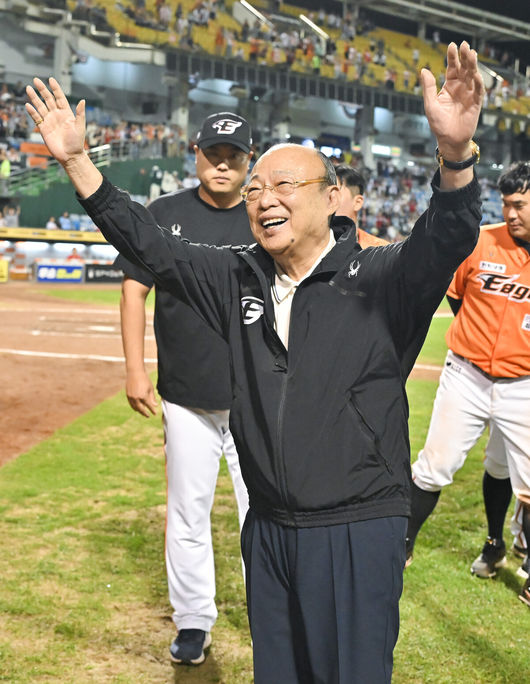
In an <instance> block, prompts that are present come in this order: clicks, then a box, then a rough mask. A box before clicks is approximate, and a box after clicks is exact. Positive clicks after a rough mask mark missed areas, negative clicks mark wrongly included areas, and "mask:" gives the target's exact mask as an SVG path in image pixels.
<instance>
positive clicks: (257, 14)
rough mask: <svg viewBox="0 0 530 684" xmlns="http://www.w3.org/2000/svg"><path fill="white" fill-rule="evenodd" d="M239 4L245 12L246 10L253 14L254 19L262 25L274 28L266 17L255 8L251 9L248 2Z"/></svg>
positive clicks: (242, 1) (243, 0) (244, 1)
mask: <svg viewBox="0 0 530 684" xmlns="http://www.w3.org/2000/svg"><path fill="white" fill-rule="evenodd" d="M239 4H240V5H243V7H244V8H245V9H246V10H248V11H249V12H250V13H251V14H253V15H254V16H255V17H256V19H259V21H261V23H262V24H267V26H269V27H270V28H274V24H273V23H272V21H270V20H269V19H267V17H266V16H265V15H264V14H262V13H261V12H260V11H258V10H257V9H256V8H255V7H252V5H251V4H250V3H249V2H247V0H239Z"/></svg>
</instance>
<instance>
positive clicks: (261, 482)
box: [27, 43, 483, 684]
mask: <svg viewBox="0 0 530 684" xmlns="http://www.w3.org/2000/svg"><path fill="white" fill-rule="evenodd" d="M447 63H448V66H447V74H446V82H445V85H444V87H443V88H442V90H441V91H440V92H439V93H437V91H436V83H435V78H434V76H433V75H432V74H431V73H430V72H429V71H427V70H423V71H422V84H423V92H424V102H425V111H426V114H427V117H428V120H429V124H430V126H431V130H432V131H433V134H434V135H435V137H436V140H437V143H438V159H439V163H440V170H439V171H438V172H437V173H436V174H435V177H434V180H433V183H432V188H433V196H432V199H431V202H430V206H429V208H428V210H427V211H426V212H425V214H424V215H423V216H422V217H421V218H420V219H419V220H418V222H417V223H416V225H415V227H414V229H413V231H412V233H411V235H410V237H409V238H408V239H407V240H405V241H404V242H401V243H399V244H395V245H389V246H388V247H384V248H367V249H364V250H361V249H360V247H359V245H358V243H357V241H356V236H355V230H354V227H353V224H352V223H351V221H349V220H348V219H346V218H344V217H342V218H340V219H338V220H337V221H334V220H333V215H334V213H335V210H336V209H337V206H338V202H339V189H338V187H337V184H336V177H335V172H334V169H333V166H332V165H331V164H330V163H329V161H328V160H327V158H326V157H324V156H323V155H322V154H320V153H319V152H316V151H315V150H310V149H307V148H304V147H300V146H297V145H280V146H276V147H273V148H271V149H270V150H269V151H268V152H267V153H266V154H264V155H263V156H262V157H261V158H260V159H259V160H258V162H257V163H256V165H255V167H254V169H253V171H252V175H251V177H250V180H249V183H248V185H246V186H245V187H244V188H243V190H242V194H243V197H244V199H245V201H246V204H247V211H248V215H249V220H250V226H251V229H252V232H253V234H254V237H255V239H256V242H257V244H255V245H252V246H250V247H248V248H245V249H239V250H237V249H230V248H226V249H223V248H221V249H220V248H212V247H206V246H203V245H196V244H190V243H186V242H183V241H181V240H179V239H178V238H175V237H174V236H173V235H172V234H171V233H170V232H168V231H166V230H164V229H162V228H160V227H158V226H157V225H156V224H155V222H154V220H153V218H152V217H151V215H150V214H149V212H148V211H147V210H146V209H144V208H143V207H142V206H140V205H138V204H136V203H134V202H133V201H131V199H130V198H129V196H128V195H127V194H126V193H125V192H123V191H122V190H119V189H118V188H116V187H114V186H113V185H111V184H110V183H109V181H108V180H107V179H105V178H104V177H103V176H102V175H101V173H100V172H99V171H98V169H97V168H96V167H95V166H93V165H92V163H91V161H90V159H89V158H88V156H87V155H86V154H85V152H84V145H83V142H84V128H85V119H84V102H83V101H81V102H80V103H79V104H78V105H77V108H76V111H75V114H74V113H72V110H71V109H70V105H69V103H68V101H67V100H66V98H65V96H64V94H63V92H62V90H61V88H60V86H59V84H58V83H57V81H56V80H55V79H50V81H49V86H50V89H48V87H46V85H45V84H44V83H43V82H42V81H41V80H39V79H35V81H34V86H35V87H34V88H33V87H28V89H27V93H28V97H29V100H30V103H28V104H27V110H28V112H29V114H30V115H31V116H32V118H33V120H34V121H35V123H36V124H37V125H38V126H39V129H40V132H41V134H42V137H43V139H44V141H45V142H46V144H47V146H48V148H49V150H50V152H51V154H52V155H53V156H54V157H55V158H56V159H57V160H58V161H59V162H60V163H61V164H62V165H63V167H64V168H65V170H66V172H67V173H68V175H69V177H70V180H71V181H72V183H73V185H74V187H75V189H76V190H77V192H78V194H79V196H80V199H81V204H82V205H83V207H84V209H85V211H86V212H87V213H88V214H89V215H90V216H91V217H92V218H93V220H94V221H95V223H96V224H97V225H98V226H99V228H100V229H101V231H102V233H103V234H104V235H105V237H106V238H107V240H109V242H111V243H112V244H113V245H114V246H115V247H116V248H117V249H118V250H119V251H120V252H122V253H123V254H124V255H125V256H126V257H127V258H129V259H131V260H133V261H135V262H136V263H138V264H140V265H141V266H143V267H144V268H146V269H147V270H149V271H150V272H151V273H152V274H153V277H154V278H155V280H156V281H157V282H158V283H160V284H161V285H162V286H163V287H165V288H166V289H167V290H169V291H171V292H172V293H174V294H175V295H176V296H177V297H180V298H182V299H185V300H186V301H187V302H189V303H190V305H191V306H192V307H193V308H194V309H195V310H196V311H197V312H198V313H199V315H200V316H201V317H202V318H203V320H204V321H206V322H207V324H208V325H209V326H211V327H212V329H214V330H215V331H217V332H218V333H219V334H220V335H222V336H223V337H224V338H225V339H226V340H227V341H228V344H229V347H230V356H231V369H232V379H233V400H232V407H231V413H230V427H231V430H232V433H233V435H234V440H235V443H236V446H237V451H238V454H239V457H240V461H241V469H242V473H243V478H244V480H245V483H246V485H247V488H248V491H249V499H250V510H249V513H248V515H247V518H246V521H245V525H244V528H243V532H242V549H243V557H244V561H245V568H246V574H247V582H246V588H247V600H248V614H249V621H250V628H251V633H252V641H253V651H254V674H255V682H256V684H270V683H271V682H281V683H282V684H291V683H292V684H295V683H298V682H300V683H303V684H307V683H309V682H326V684H339V683H340V684H346V683H347V684H352V683H354V682H356V683H359V684H361V683H362V684H366V683H367V682H370V684H379V683H381V684H383V683H386V682H390V680H391V675H392V655H393V648H394V645H395V642H396V639H397V635H398V627H399V612H398V606H399V597H400V594H401V589H402V581H403V574H402V573H403V566H404V562H405V533H406V528H407V516H408V515H409V512H410V484H411V480H410V450H409V441H408V427H407V417H408V411H407V401H406V395H405V390H404V386H405V381H406V378H407V375H408V373H409V371H410V369H411V367H412V365H413V363H414V359H415V357H416V355H417V353H418V350H419V349H420V347H421V344H422V342H423V339H424V336H425V333H426V331H427V329H428V326H429V322H430V319H431V316H432V314H433V313H434V311H435V310H436V308H437V306H438V304H439V303H440V301H441V300H442V298H443V297H444V295H445V292H446V290H447V287H448V285H449V283H450V280H451V277H452V274H453V272H454V271H455V270H456V268H457V266H458V264H459V263H460V262H461V261H463V260H464V259H465V257H466V256H467V255H468V254H470V253H471V251H472V250H473V247H474V245H475V242H476V240H477V236H478V231H479V223H480V217H481V213H480V199H479V187H478V183H477V181H476V179H475V178H474V173H473V165H474V163H475V162H476V161H478V153H477V148H476V145H475V144H474V143H473V142H472V137H473V134H474V132H475V128H476V125H477V120H478V116H479V112H480V107H481V102H482V93H483V85H482V81H481V78H480V76H479V74H478V71H477V57H476V53H475V52H474V51H472V50H471V49H470V48H469V45H468V44H467V43H462V45H461V46H460V48H457V46H456V45H455V44H451V45H450V46H449V48H448V52H447Z"/></svg>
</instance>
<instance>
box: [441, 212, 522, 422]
mask: <svg viewBox="0 0 530 684" xmlns="http://www.w3.org/2000/svg"><path fill="white" fill-rule="evenodd" d="M447 294H448V295H449V297H452V298H453V299H461V300H462V307H461V309H460V311H459V312H458V316H456V318H455V319H454V321H453V322H452V324H451V327H450V328H449V330H448V332H447V335H446V342H447V346H448V347H449V349H452V350H453V352H455V353H456V354H460V356H463V357H465V358H466V359H469V361H471V362H472V363H474V364H475V365H477V366H479V368H482V370H483V371H485V372H486V373H489V374H490V375H493V376H495V377H500V378H517V377H520V376H521V375H530V254H528V252H527V251H526V249H525V248H524V247H521V246H520V245H518V244H517V243H516V242H515V241H514V239H513V238H512V237H511V236H510V234H509V233H508V229H507V227H506V224H505V223H498V224H496V225H493V226H484V227H483V228H482V229H481V232H480V238H479V241H478V244H477V247H476V248H475V250H474V251H473V252H472V254H470V256H469V257H468V258H467V259H466V260H465V261H464V262H463V263H462V264H461V265H460V267H459V268H458V270H457V272H456V274H455V277H454V278H453V282H452V283H451V286H450V287H449V290H448V292H447ZM529 422H530V407H529Z"/></svg>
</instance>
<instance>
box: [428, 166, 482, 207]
mask: <svg viewBox="0 0 530 684" xmlns="http://www.w3.org/2000/svg"><path fill="white" fill-rule="evenodd" d="M431 188H432V196H433V199H434V202H435V203H436V204H437V205H442V206H443V207H444V208H447V209H459V208H460V207H464V206H466V205H470V204H473V203H474V202H478V201H480V185H479V182H478V180H477V174H476V173H475V170H474V169H473V180H472V181H471V183H468V184H467V185H464V187H463V188H458V190H442V189H441V188H440V169H438V170H437V171H436V173H435V174H434V178H433V179H432V181H431Z"/></svg>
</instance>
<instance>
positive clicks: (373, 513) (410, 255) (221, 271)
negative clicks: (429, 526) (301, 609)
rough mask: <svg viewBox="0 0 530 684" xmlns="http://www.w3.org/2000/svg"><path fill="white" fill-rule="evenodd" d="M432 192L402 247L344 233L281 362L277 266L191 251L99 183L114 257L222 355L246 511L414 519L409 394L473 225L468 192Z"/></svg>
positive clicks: (87, 205) (288, 518)
mask: <svg viewBox="0 0 530 684" xmlns="http://www.w3.org/2000/svg"><path fill="white" fill-rule="evenodd" d="M438 182H439V177H438V175H437V176H435V178H434V180H433V184H432V187H433V196H432V198H431V201H430V205H429V208H428V210H427V211H426V212H425V213H424V214H423V215H422V216H421V217H420V218H419V219H418V221H417V222H416V225H415V226H414V229H413V231H412V233H411V235H410V236H409V237H408V238H407V239H406V240H404V241H403V242H400V243H396V244H391V245H388V246H384V247H369V248H367V249H364V250H362V249H361V247H360V246H359V244H358V243H357V241H356V238H355V227H354V226H353V224H352V223H351V221H349V220H348V219H345V218H343V217H340V218H338V219H336V220H335V222H334V224H333V229H334V231H335V236H336V239H337V243H336V245H335V246H334V247H333V249H332V250H331V251H330V252H329V253H328V254H327V255H326V256H325V257H324V259H323V260H322V261H321V263H320V264H319V265H318V266H317V268H316V269H315V270H314V271H313V272H312V274H311V275H310V276H309V277H308V278H307V279H305V280H304V281H303V282H302V283H301V284H300V285H299V287H298V288H297V290H296V293H295V295H294V297H293V302H292V309H291V320H290V328H289V344H288V348H289V350H288V351H287V350H286V349H285V347H284V345H283V344H282V342H281V341H280V339H279V337H278V335H277V334H276V332H275V330H274V307H273V302H272V296H271V284H272V282H273V278H274V273H275V270H274V264H273V261H272V259H271V257H270V256H269V255H268V254H267V253H266V252H265V251H264V250H263V249H262V248H261V247H260V246H258V245H252V246H250V247H248V248H245V249H240V250H239V251H238V250H236V249H231V248H222V247H221V248H220V247H208V246H204V245H197V244H192V243H189V242H187V241H185V240H182V239H179V238H178V237H175V236H173V235H172V234H171V233H170V232H169V231H167V230H165V229H164V228H161V227H159V226H157V225H156V223H155V222H154V219H153V217H152V216H151V214H150V213H149V212H148V211H147V210H146V209H145V208H144V207H142V206H141V205H139V204H136V203H135V202H133V201H132V200H131V199H130V198H129V196H128V195H127V194H126V193H125V192H123V191H121V190H119V189H117V188H116V187H114V186H112V185H111V184H110V183H109V182H108V181H107V180H106V179H105V180H104V181H103V184H102V185H101V187H100V188H99V189H98V190H97V192H96V193H94V195H92V196H91V197H89V198H88V199H86V200H82V201H81V204H82V205H83V207H84V209H85V211H86V212H87V213H88V214H89V215H90V216H91V217H92V219H93V220H94V222H95V223H96V225H97V226H98V227H99V228H100V229H101V232H102V233H103V234H104V236H105V237H106V238H107V240H108V241H109V242H110V243H112V244H113V245H114V246H115V247H116V249H118V250H119V251H120V252H122V253H123V254H124V255H125V256H126V257H127V258H128V259H131V260H134V261H135V262H137V263H138V264H139V265H141V266H142V267H143V268H146V269H147V270H149V271H150V272H151V273H152V274H153V276H154V278H155V280H156V281H157V282H159V283H160V285H161V286H162V287H164V288H166V289H167V290H169V291H171V292H173V293H174V294H175V295H176V296H177V297H180V298H182V299H183V300H184V301H186V302H188V303H189V304H190V305H191V306H192V307H193V308H194V309H195V310H196V311H197V312H198V313H199V314H200V315H201V316H202V317H203V319H204V320H205V321H206V322H207V323H208V325H209V326H211V327H212V328H213V329H214V330H215V331H217V332H218V333H220V334H221V335H223V336H224V338H225V339H226V340H227V341H228V343H229V347H230V362H231V372H232V383H233V401H232V406H231V411H230V427H231V430H232V433H233V435H234V440H235V443H236V446H237V450H238V453H239V457H240V461H241V470H242V473H243V477H244V480H245V483H246V485H247V488H248V491H249V498H250V506H251V508H252V509H253V510H254V511H255V512H257V513H258V514H260V515H262V516H265V517H267V518H269V519H271V520H273V521H275V522H277V523H279V524H282V525H288V526H295V527H313V526H320V525H332V524H338V523H345V522H352V521H358V520H366V519H370V518H378V517H383V516H394V515H403V516H406V515H408V514H409V512H410V504H409V495H410V446H409V437H408V403H407V397H406V393H405V382H406V379H407V376H408V374H409V372H410V370H411V369H412V366H413V364H414V361H415V359H416V356H417V354H418V352H419V350H420V348H421V345H422V343H423V340H424V338H425V335H426V332H427V330H428V326H429V323H430V320H431V317H432V315H433V313H434V312H435V310H436V308H437V307H438V305H439V303H440V301H441V300H442V299H443V297H444V295H445V292H446V290H447V287H448V285H449V283H450V280H451V277H452V275H453V272H454V271H455V270H456V268H457V266H458V265H459V263H460V262H461V261H463V260H464V259H465V257H466V256H467V255H468V254H470V253H471V251H472V250H473V248H474V246H475V243H476V241H477V238H478V232H479V224H480V219H481V209H480V190H479V186H478V183H477V180H476V179H474V180H473V181H472V183H470V184H469V185H468V186H466V187H464V188H461V189H459V190H455V191H451V192H448V191H441V190H440V189H439V187H438V185H437V184H438Z"/></svg>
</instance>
